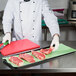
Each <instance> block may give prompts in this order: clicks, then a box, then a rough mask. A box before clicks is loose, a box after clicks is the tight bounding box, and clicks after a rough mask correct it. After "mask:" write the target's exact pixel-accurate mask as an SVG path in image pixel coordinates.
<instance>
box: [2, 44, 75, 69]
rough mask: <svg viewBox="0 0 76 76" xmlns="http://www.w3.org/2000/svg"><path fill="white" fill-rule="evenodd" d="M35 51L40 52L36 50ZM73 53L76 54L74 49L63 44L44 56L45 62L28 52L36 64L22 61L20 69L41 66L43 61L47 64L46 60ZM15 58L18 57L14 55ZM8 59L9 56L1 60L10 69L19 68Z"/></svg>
mask: <svg viewBox="0 0 76 76" xmlns="http://www.w3.org/2000/svg"><path fill="white" fill-rule="evenodd" d="M37 51H39V52H40V50H37ZM73 52H76V49H73V48H71V47H69V46H66V45H64V44H60V45H59V48H58V49H57V50H56V51H52V52H51V53H50V54H48V55H45V56H46V58H45V60H39V59H37V58H36V57H35V56H33V55H32V53H31V52H29V53H28V54H30V55H32V56H33V57H34V59H35V61H36V62H35V63H29V62H27V61H25V60H23V62H24V64H23V65H22V66H21V67H29V66H33V65H36V64H38V65H39V64H41V62H43V63H44V62H45V61H46V62H47V60H49V59H52V58H56V57H59V56H63V55H68V54H69V53H73ZM15 56H16V57H19V55H15ZM9 58H10V56H7V57H3V58H2V59H5V60H6V61H7V62H4V63H6V65H7V64H8V66H9V67H11V68H15V67H16V68H21V67H18V66H17V65H15V64H13V63H11V62H10V61H9Z"/></svg>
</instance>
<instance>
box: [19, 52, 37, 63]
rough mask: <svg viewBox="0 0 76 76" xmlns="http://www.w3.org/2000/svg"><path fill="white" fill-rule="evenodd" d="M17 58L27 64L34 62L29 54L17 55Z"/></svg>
mask: <svg viewBox="0 0 76 76" xmlns="http://www.w3.org/2000/svg"><path fill="white" fill-rule="evenodd" d="M19 58H21V59H24V60H26V61H28V62H30V63H34V62H35V60H34V58H33V56H31V55H29V54H27V53H24V54H20V55H19Z"/></svg>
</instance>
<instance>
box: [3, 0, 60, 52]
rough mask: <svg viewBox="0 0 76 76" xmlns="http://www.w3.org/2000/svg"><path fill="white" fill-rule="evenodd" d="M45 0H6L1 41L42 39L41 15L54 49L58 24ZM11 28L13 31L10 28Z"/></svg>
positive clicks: (56, 41)
mask: <svg viewBox="0 0 76 76" xmlns="http://www.w3.org/2000/svg"><path fill="white" fill-rule="evenodd" d="M48 6H49V5H48V2H47V0H8V2H7V5H6V7H5V10H4V15H3V21H2V23H3V30H4V34H5V35H4V37H3V43H5V42H6V41H7V40H8V41H9V44H10V42H11V41H12V40H13V41H15V40H20V39H29V40H31V41H33V42H37V41H38V42H39V41H42V26H41V20H42V16H43V17H44V21H45V23H46V25H47V27H48V28H49V30H50V33H51V36H52V43H51V45H50V47H51V46H54V51H55V50H57V49H58V46H59V36H60V31H59V26H58V22H57V17H56V16H55V15H54V14H53V11H52V10H49V7H48ZM12 28H13V32H12V31H11V29H12Z"/></svg>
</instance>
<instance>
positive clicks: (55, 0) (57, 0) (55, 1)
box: [48, 0, 69, 9]
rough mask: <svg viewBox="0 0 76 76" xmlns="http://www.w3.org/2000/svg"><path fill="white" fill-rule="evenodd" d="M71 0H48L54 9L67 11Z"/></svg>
mask: <svg viewBox="0 0 76 76" xmlns="http://www.w3.org/2000/svg"><path fill="white" fill-rule="evenodd" d="M68 2H69V0H48V3H49V5H50V7H51V8H52V9H63V8H64V9H67V7H68Z"/></svg>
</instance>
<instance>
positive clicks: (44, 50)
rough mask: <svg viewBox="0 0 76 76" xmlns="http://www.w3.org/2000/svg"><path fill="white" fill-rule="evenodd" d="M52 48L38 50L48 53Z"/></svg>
mask: <svg viewBox="0 0 76 76" xmlns="http://www.w3.org/2000/svg"><path fill="white" fill-rule="evenodd" d="M52 50H53V49H52V48H49V49H41V50H40V52H42V53H44V54H46V55H48V54H50V53H51V52H52Z"/></svg>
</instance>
